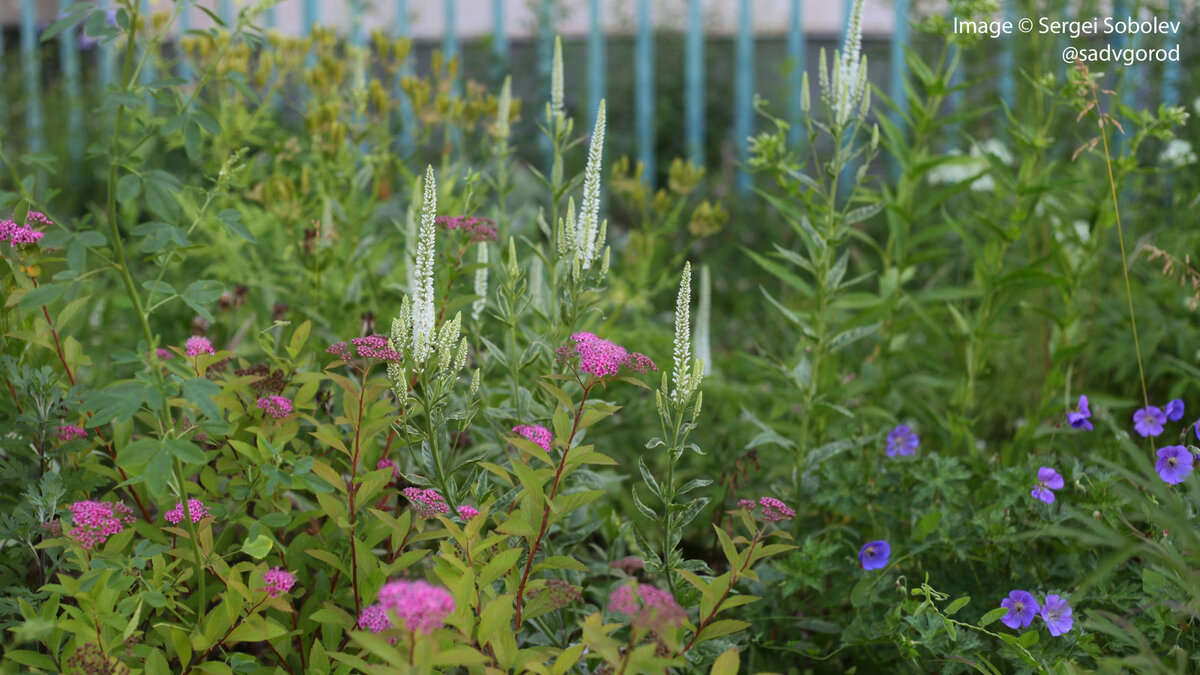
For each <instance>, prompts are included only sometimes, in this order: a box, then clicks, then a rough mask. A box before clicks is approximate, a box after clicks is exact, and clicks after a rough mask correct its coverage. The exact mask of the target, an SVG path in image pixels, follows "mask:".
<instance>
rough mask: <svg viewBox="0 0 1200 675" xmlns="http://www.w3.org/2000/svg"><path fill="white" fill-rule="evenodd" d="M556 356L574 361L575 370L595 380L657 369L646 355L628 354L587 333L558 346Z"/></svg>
mask: <svg viewBox="0 0 1200 675" xmlns="http://www.w3.org/2000/svg"><path fill="white" fill-rule="evenodd" d="M556 353H557V354H558V357H559V359H561V360H563V361H568V360H572V359H574V358H578V359H579V369H580V370H582V371H583V372H585V373H590V374H592V375H595V376H596V377H608V376H612V375H617V374H618V373H620V372H621V368H627V369H629V370H633V371H635V372H638V373H644V372H647V371H650V370H658V366H656V365H654V361H652V360H650V357H649V356H646V355H645V354H639V353H637V352H633V353H630V352H628V351H626V349H625V348H624V347H622V346H621V345H619V344H617V343H615V342H612V341H611V340H605V339H603V338H599V337H596V336H595V335H594V334H592V333H588V332H582V333H576V334H574V335H572V336H571V342H568V343H567V344H565V345H563V346H562V347H559V348H558V349H557V350H556Z"/></svg>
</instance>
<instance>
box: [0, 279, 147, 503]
mask: <svg viewBox="0 0 1200 675" xmlns="http://www.w3.org/2000/svg"><path fill="white" fill-rule="evenodd" d="M33 287H34V288H37V287H38V282H37V279H34V280H33ZM42 315H43V316H45V317H46V324H47V325H48V326H50V334H51V335H52V336H54V349H55V351H56V352H57V353H58V360H59V362H60V363H62V367H63V370H64V371H66V373H67V379H68V380H70V381H71V386H72V387H74V386H75V373H73V372H71V366H70V365H68V364H67V357H66V356H65V355H64V354H63V350H62V343H60V342H59V339H58V329H57V328H55V327H54V321H53V320H51V319H50V310H48V309H46V306H45V305H42ZM8 387H9V389H11V390H12V395H13V400H14V401H15V400H16V399H17V390H16V388H15V387H13V384H12V382H9V383H8ZM20 411H21V405H20V403H18V404H17V412H20ZM87 416H88V418H89V419H90V418H91V417H92V411H90V410H89V411H88V412H87ZM95 429H96V435H97V436H99V437H100V440H102V441H104V442H105V444H106V445H105V449H106V450H108V455H109V456H110V457H112V460H113V468H115V469H116V470H117V472H118V473H120V474H121V480H122V481H126V480H129V474H127V473H125V469H122V468H121V467H119V466H117V451H116V450H114V449H113V447H112V443H109V442H108V439H107V438H106V437H105V436H104V432H103V431H101V430H100V427H95ZM129 494H131V495H133V501H134V502H136V503H137V506H138V510H139V511H141V512H142V517H143V518H145V519H146V520H150V511H149V510H147V509H146V505H145V504H143V503H142V498H141V497H140V496H139V495H138V493H137V490H136V489H134V488H133V486H130V487H129Z"/></svg>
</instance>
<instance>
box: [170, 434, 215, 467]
mask: <svg viewBox="0 0 1200 675" xmlns="http://www.w3.org/2000/svg"><path fill="white" fill-rule="evenodd" d="M165 447H166V450H167V452H169V453H170V454H171V456H172V457H176V458H178V459H179V461H181V462H183V463H184V464H206V463H208V458H207V457H205V456H204V451H203V450H201V449H200V447H199V446H197V445H196V444H195V443H192V442H191V441H186V440H184V439H182V438H172V439H170V440H168V441H167V442H166V443H165Z"/></svg>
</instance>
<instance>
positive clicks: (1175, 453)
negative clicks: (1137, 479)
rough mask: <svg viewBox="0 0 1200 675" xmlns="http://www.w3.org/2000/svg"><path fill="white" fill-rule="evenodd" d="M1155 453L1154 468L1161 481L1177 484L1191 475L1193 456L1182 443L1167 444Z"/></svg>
mask: <svg viewBox="0 0 1200 675" xmlns="http://www.w3.org/2000/svg"><path fill="white" fill-rule="evenodd" d="M1157 454H1158V461H1157V462H1155V463H1154V470H1155V471H1157V472H1158V476H1159V477H1160V478H1162V479H1163V482H1165V483H1169V484H1171V485H1178V484H1179V483H1182V482H1183V481H1184V480H1186V479H1187V477H1188V476H1189V475H1191V473H1192V464H1193V463H1194V462H1195V458H1194V457H1192V453H1191V451H1190V450H1188V449H1187V448H1185V447H1183V446H1182V445H1168V446H1167V447H1165V448H1159V449H1158V453H1157Z"/></svg>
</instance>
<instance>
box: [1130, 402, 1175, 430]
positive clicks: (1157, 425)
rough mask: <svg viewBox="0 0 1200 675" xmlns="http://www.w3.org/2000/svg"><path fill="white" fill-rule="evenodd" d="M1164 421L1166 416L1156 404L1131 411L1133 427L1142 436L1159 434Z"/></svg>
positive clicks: (1165, 421)
mask: <svg viewBox="0 0 1200 675" xmlns="http://www.w3.org/2000/svg"><path fill="white" fill-rule="evenodd" d="M1166 423H1167V416H1166V415H1164V414H1163V411H1162V410H1161V409H1160V408H1159V407H1158V406H1154V405H1149V406H1146V407H1145V408H1142V409H1141V410H1138V411H1137V412H1135V413H1133V429H1134V431H1136V432H1138V433H1139V434H1141V436H1142V438H1147V437H1149V436H1157V435H1159V434H1161V433H1162V431H1163V425H1164V424H1166Z"/></svg>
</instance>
